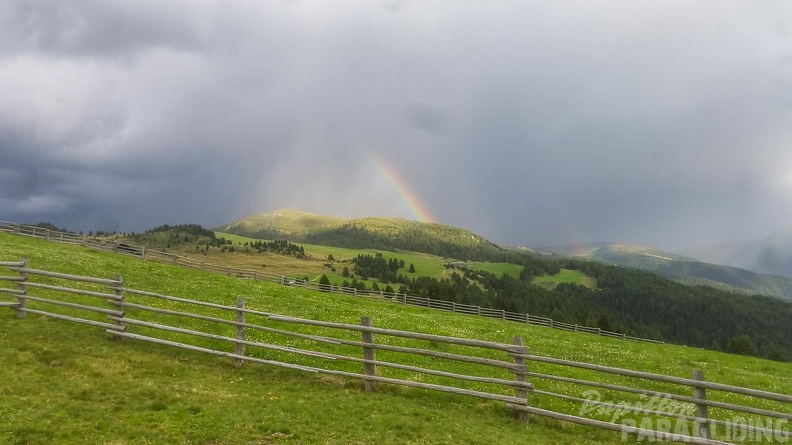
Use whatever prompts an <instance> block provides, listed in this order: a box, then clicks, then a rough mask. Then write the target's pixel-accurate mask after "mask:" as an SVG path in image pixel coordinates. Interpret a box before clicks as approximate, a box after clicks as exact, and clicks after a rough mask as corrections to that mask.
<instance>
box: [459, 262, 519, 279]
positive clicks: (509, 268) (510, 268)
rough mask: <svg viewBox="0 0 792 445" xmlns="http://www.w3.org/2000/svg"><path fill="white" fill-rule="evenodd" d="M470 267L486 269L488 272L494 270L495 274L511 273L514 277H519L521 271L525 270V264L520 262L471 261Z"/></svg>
mask: <svg viewBox="0 0 792 445" xmlns="http://www.w3.org/2000/svg"><path fill="white" fill-rule="evenodd" d="M468 267H470V268H471V269H479V270H485V271H487V272H492V273H494V274H495V275H498V276H501V275H503V274H509V275H511V276H513V277H519V276H520V272H522V270H523V266H520V265H519V264H511V263H486V262H475V263H471V264H470V265H469V266H468Z"/></svg>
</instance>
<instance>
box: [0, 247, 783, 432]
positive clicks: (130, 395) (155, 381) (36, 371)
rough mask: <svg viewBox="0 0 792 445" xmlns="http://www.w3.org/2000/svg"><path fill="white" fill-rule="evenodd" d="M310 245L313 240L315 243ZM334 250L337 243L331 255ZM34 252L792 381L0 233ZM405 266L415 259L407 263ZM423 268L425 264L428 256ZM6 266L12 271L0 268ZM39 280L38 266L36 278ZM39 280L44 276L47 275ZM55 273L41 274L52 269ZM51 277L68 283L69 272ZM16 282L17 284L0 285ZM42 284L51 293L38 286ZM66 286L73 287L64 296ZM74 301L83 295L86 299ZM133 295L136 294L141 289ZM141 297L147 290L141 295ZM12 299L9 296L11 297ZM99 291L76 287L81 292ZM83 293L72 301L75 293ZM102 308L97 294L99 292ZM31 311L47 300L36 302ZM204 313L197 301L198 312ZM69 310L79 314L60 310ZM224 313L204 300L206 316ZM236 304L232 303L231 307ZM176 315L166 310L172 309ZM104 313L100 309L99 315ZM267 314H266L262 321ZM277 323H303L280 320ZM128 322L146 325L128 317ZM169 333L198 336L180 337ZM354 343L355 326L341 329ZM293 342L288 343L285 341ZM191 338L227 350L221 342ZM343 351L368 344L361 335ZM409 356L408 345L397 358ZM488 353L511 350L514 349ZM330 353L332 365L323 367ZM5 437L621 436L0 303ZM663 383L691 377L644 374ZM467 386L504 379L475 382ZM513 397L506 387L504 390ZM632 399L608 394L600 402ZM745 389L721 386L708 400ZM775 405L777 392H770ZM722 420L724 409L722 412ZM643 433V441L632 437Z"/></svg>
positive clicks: (270, 297)
mask: <svg viewBox="0 0 792 445" xmlns="http://www.w3.org/2000/svg"><path fill="white" fill-rule="evenodd" d="M306 250H308V247H307V246H306ZM333 255H334V256H335V254H333ZM22 257H26V258H28V259H29V261H30V265H31V267H32V268H37V269H45V270H52V271H57V272H64V273H71V274H78V275H89V276H95V277H104V278H113V277H115V276H116V275H117V274H121V275H122V276H123V280H124V284H125V286H127V287H130V288H135V289H141V290H147V291H152V292H159V293H164V294H168V295H174V296H179V297H184V298H191V299H196V300H202V301H208V302H213V303H220V304H226V305H233V304H234V302H235V301H236V298H237V296H244V297H245V298H246V299H247V304H248V307H250V308H253V309H257V310H261V311H267V312H275V313H279V314H285V315H291V316H297V317H305V318H311V319H319V320H331V321H336V322H346V323H359V321H360V317H361V316H364V315H365V316H370V317H372V319H373V321H374V325H375V326H379V327H386V328H393V329H402V330H412V331H419V332H428V333H435V334H440V335H449V336H456V337H466V338H477V339H483V340H492V341H499V342H511V340H512V337H513V336H521V337H523V339H524V342H525V344H526V345H528V346H529V347H530V348H531V351H532V353H533V354H538V355H544V356H551V357H557V358H563V359H570V360H579V361H584V362H589V363H596V364H602V365H607V366H616V367H623V368H629V369H635V370H639V371H649V372H657V373H662V374H667V375H674V376H680V377H689V376H690V375H691V372H692V370H693V369H703V370H704V372H705V376H706V377H707V380H711V381H719V382H723V383H730V384H735V385H740V386H747V387H752V388H759V389H764V390H768V391H774V392H779V393H785V394H789V393H792V364H790V363H779V362H772V361H767V360H762V359H758V358H753V357H742V356H733V355H728V354H723V353H718V352H712V351H705V350H699V349H695V348H686V347H682V346H673V345H656V344H645V343H638V342H630V341H622V340H616V339H609V338H603V337H597V336H593V335H586V334H576V333H571V332H564V331H558V330H552V329H547V328H542V327H537V326H530V325H525V324H520V323H512V322H505V321H500V320H493V319H486V318H482V317H473V316H464V315H461V314H453V313H445V312H438V311H432V310H426V309H420V308H415V307H408V306H401V305H397V304H395V303H390V302H384V301H378V300H372V299H364V298H354V297H347V296H342V295H334V294H332V295H331V294H322V293H318V292H312V291H308V290H305V289H300V288H293V287H282V286H278V285H275V284H271V283H266V282H251V281H244V280H237V279H234V278H229V277H225V276H220V275H212V274H207V273H202V272H199V271H195V270H190V269H186V268H180V267H174V266H169V265H165V264H158V263H152V262H147V261H142V260H140V259H137V258H131V257H126V256H122V255H114V254H112V253H108V252H100V251H93V250H89V249H84V248H80V247H76V246H66V245H59V244H55V243H48V242H46V241H43V240H38V239H30V238H23V237H16V236H12V235H8V234H4V233H0V261H15V260H18V259H19V258H22ZM405 262H406V260H405ZM418 267H419V266H418V265H417V264H416V268H418ZM3 274H7V272H6V271H5V270H2V271H0V275H3ZM39 279H41V277H35V278H32V280H33V281H36V282H38V280H39ZM42 280H43V279H42ZM41 282H44V281H41ZM53 283H58V281H57V280H55V281H53ZM5 286H8V284H7V283H2V284H0V287H5ZM30 294H31V295H39V294H40V295H42V296H49V295H52V293H51V292H49V291H39V290H33V289H31V290H30ZM58 298H61V297H58ZM75 298H76V297H75ZM135 298H138V297H133V296H128V300H129V301H135ZM141 298H142V297H141ZM10 300H11V297H9V296H7V295H0V301H10ZM83 300H84V301H85V302H87V301H90V300H91V298H90V297H80V299H74V300H73V301H79V302H82V301H83ZM70 301H72V300H70ZM94 304H95V303H94ZM158 304H160V305H161V306H162V307H165V308H173V309H177V310H184V306H179V305H180V304H181V303H170V302H161V303H158ZM30 306H31V307H42V308H43V307H44V306H41V305H40V303H34V302H30ZM192 310H193V311H199V309H196V308H193V309H192ZM58 312H62V313H70V312H69V310H67V309H64V310H60V309H58ZM201 313H205V314H207V315H211V316H222V315H221V312H219V311H217V310H214V309H208V308H205V311H203V312H201ZM146 314H147V313H143V312H137V311H130V314H129V316H131V317H139V318H141V319H145V320H149V321H155V322H162V321H166V320H167V321H170V322H171V323H175V320H178V319H176V318H175V317H171V316H166V315H159V314H156V315H155V314H149V315H146ZM226 316H227V314H226ZM168 317H170V318H168ZM101 319H102V318H101V316H99V318H97V320H101ZM256 322H259V323H266V324H268V325H269V323H267V322H266V321H262V320H258V321H256ZM180 326H183V327H188V328H192V329H202V330H207V331H209V332H213V333H219V334H223V335H230V336H233V334H232V331H231V330H232V328H231V327H225V326H208V325H207V324H206V323H205V322H203V321H199V320H183V322H182V323H181V324H180ZM277 327H279V328H284V329H297V328H296V327H294V326H283V325H282V324H281V325H278V326H277ZM303 329H304V330H305V332H309V333H315V334H321V335H333V336H338V337H344V336H345V335H347V333H345V332H346V331H343V332H341V331H333V330H330V329H323V328H309V327H305V328H303ZM129 331H130V332H135V333H143V334H150V333H151V331H146V330H145V329H144V328H138V327H135V326H131V327H130V329H129ZM162 335H163V338H169V339H174V340H177V341H186V340H184V339H185V338H186V337H179V335H181V334H172V335H171V334H168V335H165V334H164V333H163V334H162ZM256 335H259V337H256V338H255V339H256V340H262V341H273V342H274V341H275V340H274V339H273V337H272V335H273V334H265V333H261V334H256ZM345 338H352V339H358V338H357V337H355V336H354V335H352V336H349V337H345ZM281 341H284V340H281ZM285 341H286V343H285V344H287V345H289V346H297V347H303V348H316V349H317V350H324V349H323V348H326V347H327V346H323V345H319V344H314V345H309V344H308V342H306V341H303V340H299V339H297V340H293V339H290V340H285ZM377 341H378V342H379V341H388V342H391V343H393V344H398V345H409V346H415V347H422V348H430V349H436V350H440V351H446V352H463V351H465V352H468V353H469V352H470V350H469V349H465V347H462V346H452V345H444V344H433V343H431V342H420V341H415V340H406V339H390V338H385V337H381V336H378V337H377ZM193 342H195V344H197V345H201V346H205V347H214V348H222V347H226V348H230V349H228V350H229V351H231V350H232V349H233V346H232V345H229V344H225V343H222V342H219V341H215V340H205V339H198V340H193ZM251 353H252V354H254V355H255V356H259V357H262V358H264V357H266V358H273V359H286V358H287V356H286V355H285V353H280V352H278V353H275V352H272V351H262V350H254V351H251ZM339 353H345V354H348V355H354V354H358V355H359V354H360V351H359V350H355V349H354V348H352V347H349V349H342V350H341V352H339ZM397 356H398V357H397ZM482 356H487V357H491V358H498V359H506V357H505V356H504V355H503V354H502V353H498V352H495V351H491V352H482ZM377 357H378V359H381V360H394V361H396V360H401V361H402V362H404V360H405V356H402V355H398V354H396V353H390V354H388V353H386V352H381V351H378V352H377ZM406 357H407V360H411V362H410V363H409V364H411V365H415V366H423V367H440V368H442V369H443V370H445V371H449V372H457V373H478V374H480V375H488V376H493V377H501V378H510V376H509V374H508V373H506V372H505V371H504V372H503V373H499V371H497V370H495V369H494V368H482V367H480V366H476V365H470V364H461V363H444V362H441V361H439V360H437V359H431V358H426V357H417V356H406ZM291 360H292V361H294V362H296V363H305V364H312V365H316V366H327V367H329V368H332V369H339V370H347V371H357V372H359V371H360V369H359V368H360V367H361V366H362V365H360V364H355V363H346V362H344V363H336V362H332V363H324V361H322V360H320V359H314V358H306V357H292V358H291ZM317 361H318V362H320V363H317ZM0 363H2V366H0V381H2V382H4V383H3V385H0V395H1V396H2V397H0V419H3V422H0V443H9V444H50V443H58V444H82V443H86V441H88V442H90V443H102V444H114V445H121V444H124V445H126V444H279V443H295V444H296V443H309V444H347V443H356V444H405V443H406V444H484V443H526V444H567V443H580V444H615V443H623V442H622V440H621V436H620V435H619V434H618V433H613V432H608V431H603V430H598V429H594V428H589V427H583V426H577V425H571V424H567V423H563V422H556V421H553V420H550V419H545V418H540V417H534V418H532V421H531V422H530V423H525V422H521V421H518V420H516V419H513V418H512V416H511V413H510V412H509V411H508V410H507V409H506V408H505V407H504V406H503V404H502V403H498V402H490V401H482V400H480V399H475V398H470V397H463V396H457V395H449V394H441V393H436V392H431V391H425V390H419V389H406V388H401V387H395V386H390V385H380V386H379V388H378V390H377V391H376V392H374V393H364V392H363V391H362V389H361V388H362V383H361V382H360V381H358V380H352V379H342V378H336V377H328V376H326V375H321V374H312V373H304V372H300V371H294V370H287V369H282V368H277V367H272V366H266V365H258V364H254V363H248V364H246V365H245V367H244V368H242V369H235V368H234V367H233V363H232V361H231V360H230V359H223V358H217V357H213V356H208V355H204V354H200V353H197V352H191V351H185V350H179V349H173V348H169V347H166V346H160V345H154V344H149V343H143V342H137V341H134V340H128V339H125V340H122V341H113V340H111V339H110V338H108V336H107V335H106V334H105V333H104V332H103V330H102V329H101V328H95V327H91V326H84V325H77V324H74V323H70V322H66V321H60V320H56V319H53V318H49V317H42V316H36V315H32V314H29V315H28V316H27V318H26V319H24V320H18V319H16V318H15V317H14V312H13V311H12V310H10V309H6V308H0ZM531 370H532V371H535V372H540V373H553V374H559V375H565V376H571V377H575V378H583V379H589V380H599V381H605V382H611V383H619V384H626V385H639V381H638V380H637V379H629V378H618V377H616V376H610V375H605V374H598V373H595V372H593V371H584V370H573V369H567V368H562V367H558V366H554V365H547V364H541V363H531ZM378 373H380V374H381V375H383V376H386V377H398V378H406V379H414V380H420V381H425V382H429V383H446V382H447V380H444V379H443V378H441V377H434V376H426V375H419V374H415V373H412V372H408V371H402V370H391V369H386V368H378ZM534 384H535V386H536V388H537V389H543V390H548V391H554V392H562V393H567V394H570V395H575V396H577V397H582V393H583V391H584V390H585V389H587V388H586V387H575V386H574V385H572V384H567V383H559V382H549V381H544V380H535V381H534ZM643 386H647V387H651V388H655V389H674V388H675V390H674V392H677V393H684V392H685V391H686V389H684V388H682V389H680V388H678V387H674V386H672V385H663V384H659V383H648V384H644V385H642V387H643ZM462 387H466V388H470V389H479V390H485V389H486V390H490V391H492V390H497V389H493V388H492V387H490V386H486V385H485V384H479V383H473V382H469V383H465V384H462ZM502 391H503V392H504V394H507V393H508V391H507V390H506V389H502ZM617 397H619V399H616V400H621V398H623V397H624V395H623V394H621V393H613V394H609V393H607V392H603V399H605V400H610V399H615V398H617ZM727 397H728V399H729V400H730V401H732V400H736V399H739V398H736V399H735V397H733V396H720V395H718V394H717V393H714V392H713V393H711V394H710V398H711V399H725V398H727ZM529 399H530V402H531V404H532V405H534V406H538V407H541V408H548V409H554V410H558V411H561V412H565V413H569V414H576V413H577V412H578V411H579V409H580V406H579V405H576V404H575V403H572V402H564V401H559V400H557V399H552V398H549V397H547V396H539V395H532V396H529ZM757 406H762V407H766V408H771V409H781V410H786V411H789V409H788V408H779V407H778V406H776V404H774V403H769V402H768V403H766V404H758V405H757ZM711 415H712V416H718V415H725V414H723V413H719V412H718V410H714V409H713V410H711ZM633 441H634V440H633Z"/></svg>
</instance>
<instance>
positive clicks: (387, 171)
mask: <svg viewBox="0 0 792 445" xmlns="http://www.w3.org/2000/svg"><path fill="white" fill-rule="evenodd" d="M368 157H369V159H370V160H371V163H372V164H374V166H375V167H376V168H377V171H378V172H379V173H380V175H381V176H382V177H383V178H385V180H386V181H388V183H389V184H390V185H391V186H392V187H393V189H394V190H396V193H398V194H399V197H400V198H401V199H402V201H404V203H405V204H407V207H409V208H410V211H412V213H413V214H414V215H415V218H416V219H417V220H418V221H421V222H427V223H430V222H434V221H435V219H434V217H432V215H431V213H430V212H429V210H427V209H426V206H425V205H424V204H423V203H422V202H421V201H420V200H419V199H418V196H416V195H415V193H414V192H413V191H412V190H411V189H410V187H409V186H408V185H407V183H406V182H405V181H404V180H402V179H401V178H400V177H399V175H398V174H396V171H395V170H393V169H392V168H390V167H389V166H388V165H387V164H385V163H384V162H382V161H381V160H380V159H379V158H377V157H376V156H374V155H372V154H369V155H368Z"/></svg>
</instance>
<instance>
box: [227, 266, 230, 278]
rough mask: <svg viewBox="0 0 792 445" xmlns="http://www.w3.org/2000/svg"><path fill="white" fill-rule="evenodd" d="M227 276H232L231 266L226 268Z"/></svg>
mask: <svg viewBox="0 0 792 445" xmlns="http://www.w3.org/2000/svg"><path fill="white" fill-rule="evenodd" d="M226 276H227V277H230V276H231V266H226Z"/></svg>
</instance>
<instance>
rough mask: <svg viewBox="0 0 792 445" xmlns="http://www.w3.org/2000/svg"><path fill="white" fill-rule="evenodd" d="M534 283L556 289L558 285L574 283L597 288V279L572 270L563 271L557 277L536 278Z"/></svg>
mask: <svg viewBox="0 0 792 445" xmlns="http://www.w3.org/2000/svg"><path fill="white" fill-rule="evenodd" d="M533 283H534V284H538V285H541V286H548V287H555V285H556V284H558V283H574V284H581V285H583V286H586V287H588V288H591V289H596V288H597V279H596V278H594V277H591V276H588V275H586V274H584V273H583V272H581V271H579V270H570V269H561V272H559V273H557V274H555V275H545V276H542V277H534V279H533Z"/></svg>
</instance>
